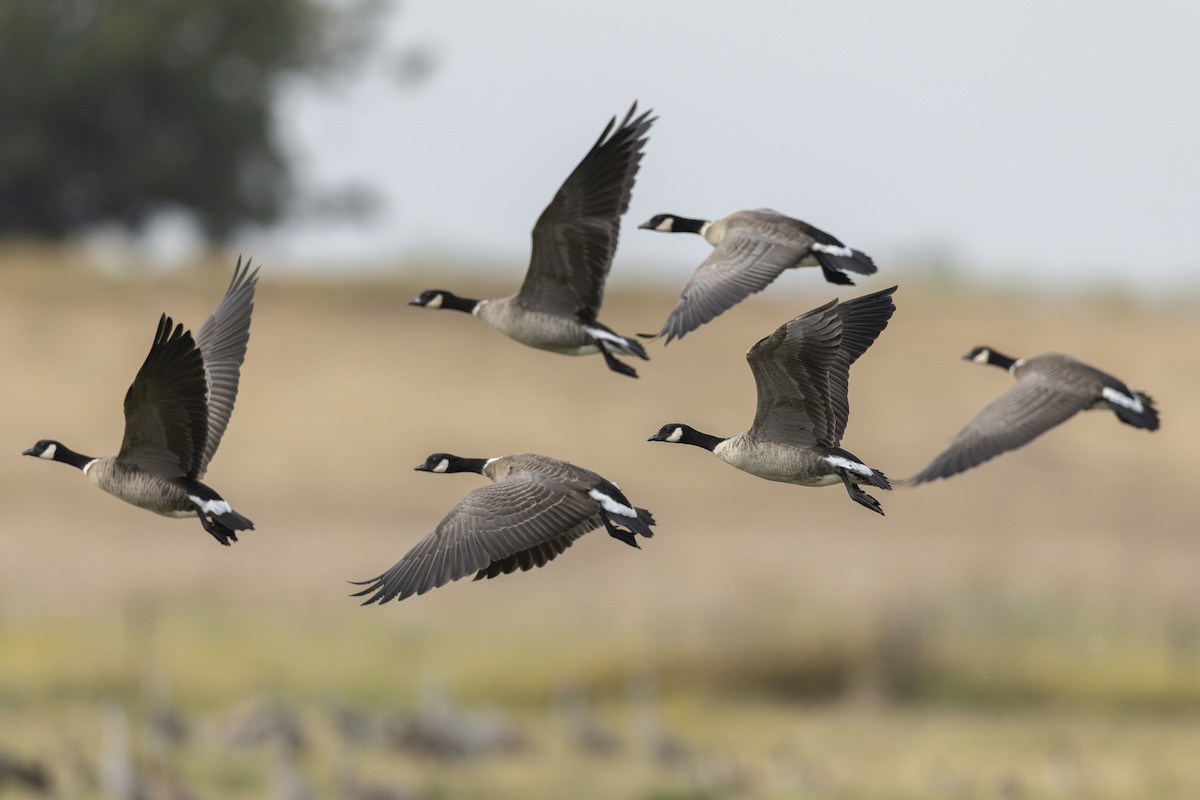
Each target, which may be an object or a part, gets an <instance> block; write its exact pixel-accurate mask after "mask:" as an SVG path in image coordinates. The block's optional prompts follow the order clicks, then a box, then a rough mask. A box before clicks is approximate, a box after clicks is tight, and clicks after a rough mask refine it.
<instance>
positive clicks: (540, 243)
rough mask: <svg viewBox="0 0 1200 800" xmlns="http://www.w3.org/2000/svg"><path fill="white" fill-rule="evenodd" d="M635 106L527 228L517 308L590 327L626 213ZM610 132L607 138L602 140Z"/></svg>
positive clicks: (636, 142) (639, 127)
mask: <svg viewBox="0 0 1200 800" xmlns="http://www.w3.org/2000/svg"><path fill="white" fill-rule="evenodd" d="M636 111H637V103H634V104H633V106H631V107H630V109H629V113H628V114H626V115H625V119H624V120H623V121H622V122H621V125H620V126H619V127H618V128H617V129H616V131H615V132H612V131H613V126H614V125H615V124H616V117H614V118H613V119H612V120H610V121H609V123H608V126H607V127H605V129H604V131H603V133H601V134H600V138H599V139H597V140H596V143H595V144H594V145H592V149H591V150H589V151H588V154H587V155H586V156H584V157H583V160H582V161H580V162H579V165H578V166H576V167H575V169H574V170H573V171H572V172H571V174H570V175H569V176H568V177H567V179H566V180H565V181H563V184H562V186H561V187H560V188H559V190H558V193H557V194H555V195H554V199H553V200H551V201H550V205H548V206H546V209H545V210H544V211H543V212H542V215H541V217H539V218H538V221H537V224H536V225H534V226H533V251H532V254H531V256H530V259H529V270H528V271H527V272H526V274H525V282H524V283H523V284H522V285H521V289H520V291H519V292H518V293H517V302H518V303H519V304H520V305H522V306H524V307H525V308H532V309H539V310H543V311H549V312H551V313H557V314H569V315H574V316H578V317H580V318H581V319H584V320H589V321H594V320H595V318H596V315H597V314H598V313H599V311H600V303H601V302H602V301H603V299H604V282H605V280H606V279H607V278H608V270H609V268H610V267H611V266H612V259H613V254H614V253H615V252H616V249H617V238H618V237H619V235H620V232H621V215H622V214H624V213H625V211H626V209H628V207H629V197H630V195H631V193H632V192H633V183H634V178H635V177H636V176H637V171H638V166H639V165H640V163H641V160H642V148H643V147H644V146H645V144H646V134H647V132H648V131H649V130H650V126H651V125H652V124H653V123H654V118H653V117H651V116H650V114H651V112H650V111H647V112H645V113H643V114H642V115H641V116H639V117H637V118H634V114H635V113H636ZM610 132H612V136H609V133H610Z"/></svg>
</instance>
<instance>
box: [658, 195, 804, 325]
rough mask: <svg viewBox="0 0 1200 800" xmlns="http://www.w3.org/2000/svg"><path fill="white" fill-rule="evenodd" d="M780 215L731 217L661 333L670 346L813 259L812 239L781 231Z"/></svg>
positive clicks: (756, 213)
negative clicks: (808, 257) (811, 254)
mask: <svg viewBox="0 0 1200 800" xmlns="http://www.w3.org/2000/svg"><path fill="white" fill-rule="evenodd" d="M781 216H782V215H779V214H778V213H776V212H772V211H766V210H763V211H742V212H739V213H737V214H733V215H730V217H729V218H728V220H727V222H726V225H727V227H726V232H725V237H724V238H723V239H722V240H721V243H720V244H718V245H717V246H716V247H715V248H714V249H713V251H712V253H710V254H709V256H708V258H706V259H704V262H703V263H702V264H700V266H699V267H697V268H696V271H695V273H693V274H692V277H691V278H689V279H688V282H687V284H686V285H685V286H684V287H683V292H682V293H681V294H680V297H679V302H678V303H676V304H675V308H674V309H673V310H672V311H671V314H670V316H668V317H667V321H666V323H665V324H664V325H663V328H662V330H661V331H660V332H659V334H658V335H659V336H662V335H664V334H665V335H666V337H667V341H666V344H670V343H671V340H672V339H681V338H683V337H684V335H686V334H688V333H690V332H691V331H694V330H695V329H696V328H699V327H700V326H701V325H703V324H705V323H706V322H709V321H711V320H712V319H713V318H715V317H717V316H719V315H720V314H723V313H725V312H726V311H728V310H729V309H730V308H733V306H735V305H737V304H738V303H740V302H741V301H743V300H745V299H746V298H747V297H749V296H750V295H751V294H754V293H755V292H761V291H762V290H763V289H765V288H767V286H769V285H770V284H771V282H772V281H774V280H775V279H776V278H778V277H779V275H780V273H782V272H783V271H784V270H785V269H788V268H790V267H794V266H796V265H797V264H799V263H800V262H801V261H802V260H803V259H804V257H805V256H807V255H808V253H809V250H810V247H811V245H812V243H813V239H811V238H810V237H808V236H807V235H805V233H804V232H803V231H800V230H793V229H791V228H781V227H780V226H779V224H778V223H777V220H778V219H779V218H781ZM785 219H786V218H785Z"/></svg>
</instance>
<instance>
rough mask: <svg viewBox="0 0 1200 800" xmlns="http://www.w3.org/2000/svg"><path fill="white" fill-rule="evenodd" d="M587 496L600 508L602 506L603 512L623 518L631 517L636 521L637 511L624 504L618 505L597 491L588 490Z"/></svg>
mask: <svg viewBox="0 0 1200 800" xmlns="http://www.w3.org/2000/svg"><path fill="white" fill-rule="evenodd" d="M588 495H589V496H590V497H591V498H592V499H593V500H595V501H596V502H597V503H599V504H600V505H601V506H603V507H604V510H605V511H607V512H608V513H610V514H620V515H621V516H623V517H633V518H634V519H637V511H635V510H633V509H632V508H630V507H629V506H627V505H625V504H624V503H618V502H617V501H616V500H613V499H612V498H611V497H609V496H608V495H606V494H605V493H604V492H602V491H600V490H599V489H590V490H588Z"/></svg>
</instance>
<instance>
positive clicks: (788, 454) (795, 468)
mask: <svg viewBox="0 0 1200 800" xmlns="http://www.w3.org/2000/svg"><path fill="white" fill-rule="evenodd" d="M713 454H714V455H716V457H717V458H719V459H721V460H722V461H724V462H725V463H726V464H729V465H730V466H733V467H737V468H738V469H740V470H742V471H743V472H749V473H750V474H751V475H755V476H757V477H759V478H764V479H765V480H768V481H779V482H780V483H793V484H796V485H798V486H832V485H833V484H835V483H836V484H840V483H841V482H842V479H841V477H840V476H839V475H838V474H837V472H835V471H834V467H833V465H832V464H830V463H829V461H828V460H826V459H825V458H824V457H823V456H821V455H818V454H816V453H814V452H812V451H811V450H806V449H801V448H796V447H791V446H789V445H785V444H781V443H779V442H754V441H747V440H742V441H740V442H739V441H738V439H737V437H734V438H733V439H728V440H726V441H724V442H722V443H721V444H719V445H717V447H716V448H715V449H714V450H713Z"/></svg>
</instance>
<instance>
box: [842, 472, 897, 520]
mask: <svg viewBox="0 0 1200 800" xmlns="http://www.w3.org/2000/svg"><path fill="white" fill-rule="evenodd" d="M838 475H839V476H840V477H841V479H842V483H844V484H845V485H846V493H847V494H849V495H850V499H851V500H853V501H854V502H856V503H858V504H859V505H861V506H866V507H867V508H869V509H871V510H872V511H874V512H875V513H876V514H879V515H880V516H887V515H886V514H884V513H883V506H881V505H879V501H878V500H876V499H875V498H874V497H871V495H869V494H867V493H866V492H864V491H863V490H862V489H860V488H858V485H857V484H855V483H854V481H852V480H850V473H849V472H848V471H847V470H845V469H839V470H838Z"/></svg>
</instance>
